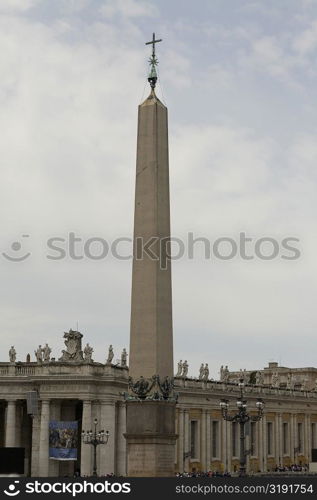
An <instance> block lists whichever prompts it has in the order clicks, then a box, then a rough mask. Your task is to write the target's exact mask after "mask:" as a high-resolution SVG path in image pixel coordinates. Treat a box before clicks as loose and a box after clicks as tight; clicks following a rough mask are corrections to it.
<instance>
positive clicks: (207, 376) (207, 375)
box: [203, 363, 209, 381]
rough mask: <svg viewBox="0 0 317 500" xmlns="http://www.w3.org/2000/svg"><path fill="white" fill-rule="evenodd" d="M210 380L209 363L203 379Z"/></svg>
mask: <svg viewBox="0 0 317 500" xmlns="http://www.w3.org/2000/svg"><path fill="white" fill-rule="evenodd" d="M208 378H209V367H208V363H206V366H205V368H204V374H203V379H204V380H206V381H207V380H208Z"/></svg>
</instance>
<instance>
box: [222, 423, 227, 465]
mask: <svg viewBox="0 0 317 500" xmlns="http://www.w3.org/2000/svg"><path fill="white" fill-rule="evenodd" d="M220 439H221V448H220V449H221V461H222V463H223V468H224V470H226V468H227V458H228V457H227V422H226V421H225V420H223V419H222V420H221V422H220Z"/></svg>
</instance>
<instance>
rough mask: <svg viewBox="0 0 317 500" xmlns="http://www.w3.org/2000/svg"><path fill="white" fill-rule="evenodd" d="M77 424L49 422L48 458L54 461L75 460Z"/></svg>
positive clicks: (75, 422)
mask: <svg viewBox="0 0 317 500" xmlns="http://www.w3.org/2000/svg"><path fill="white" fill-rule="evenodd" d="M77 446H78V422H77V421H72V422H61V421H58V420H51V421H50V425H49V457H50V458H52V459H54V460H77Z"/></svg>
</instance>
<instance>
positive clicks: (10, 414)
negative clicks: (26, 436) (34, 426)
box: [5, 401, 16, 448]
mask: <svg viewBox="0 0 317 500" xmlns="http://www.w3.org/2000/svg"><path fill="white" fill-rule="evenodd" d="M6 413H7V415H6V427H5V446H6V448H11V447H14V446H15V426H16V401H8V406H7V412H6Z"/></svg>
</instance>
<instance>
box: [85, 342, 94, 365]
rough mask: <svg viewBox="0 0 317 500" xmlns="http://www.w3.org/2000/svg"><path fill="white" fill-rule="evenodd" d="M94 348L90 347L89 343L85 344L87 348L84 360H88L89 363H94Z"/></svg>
mask: <svg viewBox="0 0 317 500" xmlns="http://www.w3.org/2000/svg"><path fill="white" fill-rule="evenodd" d="M93 351H94V350H93V348H92V347H90V345H89V344H88V343H87V344H86V345H85V348H84V355H85V357H84V360H85V361H86V362H87V363H92V362H93V360H92V359H91V356H92V353H93Z"/></svg>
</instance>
